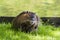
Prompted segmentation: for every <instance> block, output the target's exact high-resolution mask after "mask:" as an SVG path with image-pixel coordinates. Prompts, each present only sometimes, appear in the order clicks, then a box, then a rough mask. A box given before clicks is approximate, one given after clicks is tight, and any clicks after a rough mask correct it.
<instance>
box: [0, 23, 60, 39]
mask: <svg viewBox="0 0 60 40" xmlns="http://www.w3.org/2000/svg"><path fill="white" fill-rule="evenodd" d="M0 40H60V28H56V27H54V26H50V25H46V26H44V25H41V26H39V28H38V31H37V33H36V32H32V33H24V32H21V31H14V30H12V29H11V24H10V23H8V24H5V23H2V24H0Z"/></svg>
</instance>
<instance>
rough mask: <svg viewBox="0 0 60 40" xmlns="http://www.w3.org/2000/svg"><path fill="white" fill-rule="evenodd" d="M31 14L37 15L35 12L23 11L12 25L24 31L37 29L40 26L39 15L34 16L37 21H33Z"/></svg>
mask: <svg viewBox="0 0 60 40" xmlns="http://www.w3.org/2000/svg"><path fill="white" fill-rule="evenodd" d="M31 14H33V15H35V14H34V13H33V12H28V11H26V12H22V13H21V14H19V15H18V16H17V17H16V18H15V19H14V20H13V21H12V26H13V28H15V29H20V30H21V31H24V32H30V31H32V30H35V29H36V28H37V27H38V16H36V15H35V16H34V18H35V19H36V22H35V23H32V22H31V21H32V20H31V16H30V15H31Z"/></svg>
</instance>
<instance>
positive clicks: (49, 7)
mask: <svg viewBox="0 0 60 40" xmlns="http://www.w3.org/2000/svg"><path fill="white" fill-rule="evenodd" d="M22 11H32V12H35V13H36V14H37V15H38V16H39V17H60V0H0V16H17V15H19V13H21V12H22ZM0 40H60V27H58V28H56V27H54V26H51V25H40V26H39V28H38V30H37V32H32V33H24V32H21V31H15V30H12V29H11V24H10V23H8V24H5V23H0Z"/></svg>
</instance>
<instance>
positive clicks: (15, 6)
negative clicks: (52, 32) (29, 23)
mask: <svg viewBox="0 0 60 40" xmlns="http://www.w3.org/2000/svg"><path fill="white" fill-rule="evenodd" d="M22 11H32V12H35V13H36V14H37V15H38V16H40V17H60V0H0V16H17V15H18V14H19V13H21V12H22Z"/></svg>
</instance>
